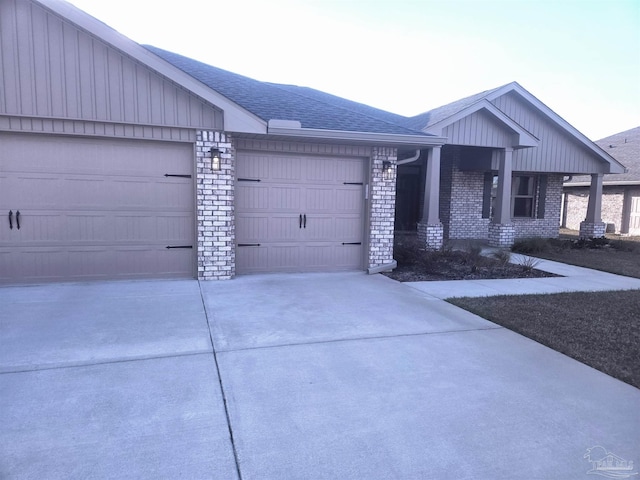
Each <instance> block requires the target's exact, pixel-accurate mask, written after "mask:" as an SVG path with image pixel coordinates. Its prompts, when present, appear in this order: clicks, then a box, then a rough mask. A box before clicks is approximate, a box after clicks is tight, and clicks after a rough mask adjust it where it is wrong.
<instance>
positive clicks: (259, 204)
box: [236, 151, 365, 273]
mask: <svg viewBox="0 0 640 480" xmlns="http://www.w3.org/2000/svg"><path fill="white" fill-rule="evenodd" d="M343 163H345V164H346V166H343ZM265 172H268V174H267V175H266V176H265V177H261V176H260V175H261V174H264V173H265ZM237 176H238V183H237V189H236V241H237V243H238V248H237V253H236V270H237V272H238V273H251V272H277V271H283V272H287V271H288V272H299V271H327V270H355V269H361V268H362V265H363V261H364V260H363V256H364V255H363V248H364V247H363V243H364V242H363V237H364V229H363V223H364V221H363V219H364V206H365V201H364V179H365V160H364V159H362V158H356V159H351V158H349V159H344V158H334V157H322V156H300V155H290V156H287V155H281V154H256V153H253V152H251V153H249V152H242V151H240V152H238V154H237ZM242 178H245V179H249V178H251V179H253V180H254V181H253V182H248V181H242V180H240V179H242ZM257 180H259V182H258V181H257ZM345 182H347V183H348V182H353V183H357V185H345ZM265 191H267V192H268V194H266V195H265ZM265 196H266V197H267V198H268V200H269V201H268V203H265V201H264V200H265ZM258 199H259V200H258ZM300 215H304V216H306V228H305V227H304V225H303V227H302V228H300ZM344 242H347V243H354V245H351V246H348V248H345V246H343V245H342V244H343V243H344ZM258 244H259V245H260V246H259V247H243V246H240V245H258Z"/></svg>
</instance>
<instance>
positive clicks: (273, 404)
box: [0, 273, 640, 480]
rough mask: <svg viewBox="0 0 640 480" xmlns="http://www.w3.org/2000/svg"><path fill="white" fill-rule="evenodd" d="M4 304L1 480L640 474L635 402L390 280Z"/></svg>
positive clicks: (62, 294) (58, 289)
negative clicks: (623, 469)
mask: <svg viewBox="0 0 640 480" xmlns="http://www.w3.org/2000/svg"><path fill="white" fill-rule="evenodd" d="M0 305H1V306H2V308H1V309H0V372H2V373H0V478H54V479H55V478H61V479H62V478H65V479H67V478H154V479H155V478H190V479H191V478H194V479H198V478H203V479H204V478H219V479H225V480H226V479H233V478H238V477H239V475H240V476H241V478H242V479H245V480H247V479H301V478H305V479H306V478H311V479H333V478H335V479H350V478H353V479H361V478H367V479H390V478H398V479H423V478H435V479H442V478H455V479H464V478H468V479H483V478H487V479H501V478H504V479H511V478H528V479H537V478H539V479H549V478H563V479H574V478H575V479H584V478H590V477H591V475H588V474H587V472H588V471H590V470H592V468H593V466H592V464H591V463H590V462H589V461H588V460H589V459H585V458H584V455H585V453H587V449H588V448H591V447H595V446H598V445H600V446H602V447H604V448H605V449H606V451H607V452H611V453H613V454H615V455H617V456H619V457H622V458H624V459H626V460H631V461H635V464H636V465H637V464H638V463H639V462H640V434H639V433H638V432H640V409H639V408H638V405H640V390H638V389H635V388H633V387H631V386H629V385H626V384H624V383H622V382H619V381H617V380H615V379H613V378H611V377H609V376H607V375H604V374H602V373H600V372H597V371H595V370H593V369H591V368H589V367H586V366H584V365H582V364H581V363H579V362H576V361H573V360H571V359H569V358H567V357H565V356H563V355H561V354H558V353H556V352H554V351H552V350H549V349H547V348H546V347H543V346H541V345H539V344H537V343H535V342H532V341H530V340H528V339H526V338H524V337H521V336H519V335H517V334H514V333H512V332H510V331H508V330H505V329H503V328H501V327H498V326H496V325H495V324H492V323H490V322H487V321H485V320H483V319H481V318H479V317H476V316H474V315H472V314H469V313H467V312H465V311H462V310H460V309H457V308H456V307H453V306H451V305H449V304H447V303H445V302H444V301H442V300H440V299H437V298H435V297H433V296H429V295H427V294H425V293H423V292H420V291H418V290H416V289H412V288H410V287H408V286H406V285H401V284H398V283H396V282H394V281H392V280H389V279H387V278H386V277H383V276H380V275H375V276H367V275H364V274H359V273H348V274H308V275H260V276H247V277H240V278H238V279H236V280H233V281H230V282H206V283H202V284H198V282H195V281H154V282H114V283H94V284H77V285H71V284H69V285H51V286H35V287H7V288H2V289H0ZM212 340H213V344H214V345H215V355H214V349H213V347H212V343H211V342H212ZM598 451H601V450H598ZM592 460H593V459H592ZM634 471H637V469H636V470H634ZM591 478H593V477H591Z"/></svg>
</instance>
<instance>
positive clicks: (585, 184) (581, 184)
mask: <svg viewBox="0 0 640 480" xmlns="http://www.w3.org/2000/svg"><path fill="white" fill-rule="evenodd" d="M625 185H640V180H628V181H626V182H625V181H624V180H616V181H612V182H602V186H603V187H606V186H610V187H620V186H622V187H623V186H625ZM562 186H563V187H565V188H568V187H589V186H591V182H575V183H564V184H562Z"/></svg>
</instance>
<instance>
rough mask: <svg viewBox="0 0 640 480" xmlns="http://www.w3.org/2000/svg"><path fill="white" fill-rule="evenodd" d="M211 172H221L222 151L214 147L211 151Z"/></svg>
mask: <svg viewBox="0 0 640 480" xmlns="http://www.w3.org/2000/svg"><path fill="white" fill-rule="evenodd" d="M210 152H211V170H213V171H214V172H218V171H220V154H221V153H222V151H221V150H220V149H219V148H215V147H212V148H211V150H210Z"/></svg>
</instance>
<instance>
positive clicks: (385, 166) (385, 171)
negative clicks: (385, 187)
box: [382, 160, 393, 180]
mask: <svg viewBox="0 0 640 480" xmlns="http://www.w3.org/2000/svg"><path fill="white" fill-rule="evenodd" d="M392 175H393V172H392V170H391V162H390V161H389V160H384V161H383V162H382V178H384V179H385V180H391V177H392Z"/></svg>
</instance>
